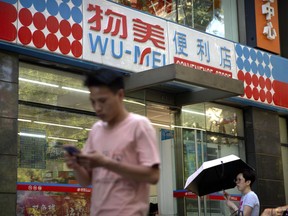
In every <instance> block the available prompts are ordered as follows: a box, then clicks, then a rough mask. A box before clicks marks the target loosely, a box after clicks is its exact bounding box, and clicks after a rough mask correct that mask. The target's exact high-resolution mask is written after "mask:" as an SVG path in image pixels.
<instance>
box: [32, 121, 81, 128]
mask: <svg viewBox="0 0 288 216" xmlns="http://www.w3.org/2000/svg"><path fill="white" fill-rule="evenodd" d="M34 123H36V124H44V125H50V126H57V127H65V128H73V129H79V130H83V128H82V127H75V126H70V125H62V124H55V123H49V122H40V121H34Z"/></svg>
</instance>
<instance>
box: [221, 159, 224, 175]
mask: <svg viewBox="0 0 288 216" xmlns="http://www.w3.org/2000/svg"><path fill="white" fill-rule="evenodd" d="M221 165H222V172H221V178H223V177H224V163H223V161H221Z"/></svg>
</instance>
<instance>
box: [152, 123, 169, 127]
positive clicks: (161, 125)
mask: <svg viewBox="0 0 288 216" xmlns="http://www.w3.org/2000/svg"><path fill="white" fill-rule="evenodd" d="M151 124H152V125H155V126H160V127H166V128H171V126H170V125H165V124H158V123H153V122H151Z"/></svg>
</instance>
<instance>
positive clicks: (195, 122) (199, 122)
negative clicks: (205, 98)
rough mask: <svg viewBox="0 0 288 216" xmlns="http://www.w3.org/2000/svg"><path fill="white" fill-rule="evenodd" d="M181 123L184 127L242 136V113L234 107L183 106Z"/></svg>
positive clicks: (206, 104) (209, 105)
mask: <svg viewBox="0 0 288 216" xmlns="http://www.w3.org/2000/svg"><path fill="white" fill-rule="evenodd" d="M182 122H183V126H185V127H193V128H200V129H205V130H207V131H211V132H216V133H223V134H227V135H232V136H241V137H243V136H244V125H243V124H244V123H243V114H242V111H241V110H240V109H237V108H234V107H228V106H224V105H220V104H214V103H205V104H195V105H188V106H184V107H183V108H182Z"/></svg>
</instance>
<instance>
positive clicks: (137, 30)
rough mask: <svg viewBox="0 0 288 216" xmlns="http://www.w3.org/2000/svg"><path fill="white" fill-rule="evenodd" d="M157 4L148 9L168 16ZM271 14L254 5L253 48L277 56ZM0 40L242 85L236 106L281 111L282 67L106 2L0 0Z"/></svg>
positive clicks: (267, 0)
mask: <svg viewBox="0 0 288 216" xmlns="http://www.w3.org/2000/svg"><path fill="white" fill-rule="evenodd" d="M162 3H163V2H162V1H158V4H157V1H153V4H151V5H150V6H151V8H150V9H151V10H153V7H158V6H159V7H161V8H162V7H163V9H165V10H164V12H165V13H170V12H171V11H170V9H168V8H167V7H166V6H167V4H165V5H166V6H165V7H166V8H165V7H164V4H162ZM150 6H149V7H150ZM277 7H278V5H277V0H264V1H263V0H255V9H256V11H255V14H256V31H257V37H256V39H257V46H258V47H259V48H261V49H266V50H268V51H271V52H274V53H278V54H279V53H280V45H279V44H280V43H279V36H278V35H279V31H278V10H277ZM1 18H2V19H1ZM0 40H3V41H5V42H9V43H16V44H18V45H20V46H21V47H23V46H24V47H29V48H35V49H37V50H43V51H45V52H49V53H52V54H53V53H55V54H60V55H62V56H68V57H71V58H74V59H80V60H84V61H85V62H92V63H96V64H99V65H107V66H110V67H115V68H119V69H123V70H126V71H131V72H140V71H145V70H148V69H152V68H157V67H161V66H164V65H168V64H173V63H176V64H182V65H185V66H188V67H192V68H195V69H199V70H203V71H206V72H209V73H214V74H218V75H221V76H227V77H230V78H233V79H240V80H243V81H244V83H245V95H243V98H245V99H248V100H252V101H256V102H257V103H258V102H259V103H264V104H269V105H272V106H279V107H280V108H282V107H284V108H288V102H287V101H286V100H285V98H287V93H286V92H288V88H287V86H286V85H287V83H288V81H286V79H285V78H283V76H282V68H285V67H284V65H286V62H287V59H283V60H282V59H281V58H280V57H279V56H276V55H271V54H270V53H265V52H262V51H260V50H256V49H252V48H249V47H245V46H242V45H241V44H237V43H234V42H231V41H228V40H225V39H222V38H219V37H215V36H212V35H209V34H205V33H202V32H199V31H196V30H193V29H191V28H188V27H184V26H182V25H178V24H176V23H173V22H170V21H167V20H164V19H161V18H159V17H156V16H151V15H148V14H146V13H143V12H140V11H136V10H134V9H131V8H130V7H124V6H122V5H120V4H116V3H113V2H111V1H105V0H103V1H93V0H74V1H46V0H45V1H44V0H43V1H26V0H19V1H16V0H5V1H1V0H0ZM278 63H279V64H280V65H277V64H278ZM274 68H280V69H278V70H274ZM280 78H281V79H280ZM274 79H275V80H277V82H276V81H274ZM282 79H283V80H282ZM252 84H253V85H252ZM281 92H282V93H281ZM283 92H285V93H283Z"/></svg>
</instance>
